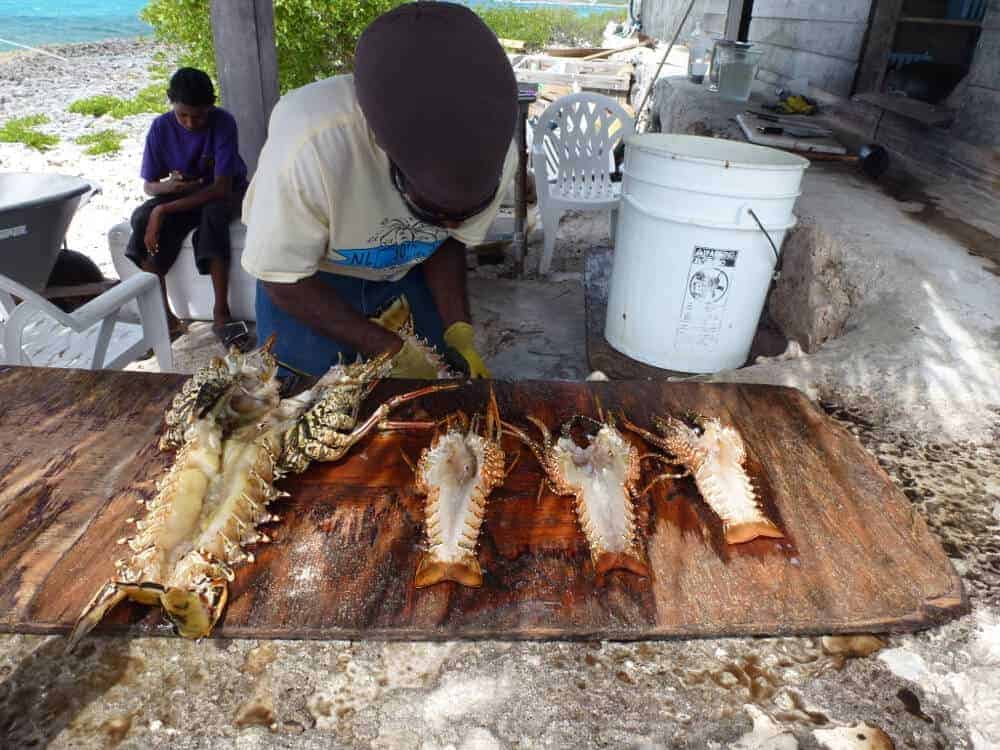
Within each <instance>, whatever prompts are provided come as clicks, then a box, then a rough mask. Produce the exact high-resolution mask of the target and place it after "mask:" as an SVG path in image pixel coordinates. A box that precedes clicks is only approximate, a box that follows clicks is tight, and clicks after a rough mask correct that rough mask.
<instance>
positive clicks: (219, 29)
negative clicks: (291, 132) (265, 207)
mask: <svg viewBox="0 0 1000 750" xmlns="http://www.w3.org/2000/svg"><path fill="white" fill-rule="evenodd" d="M212 37H213V39H214V40H215V64H216V68H217V69H218V72H219V86H220V87H221V88H222V92H221V93H222V97H221V98H222V106H224V107H225V108H226V109H227V110H228V111H229V112H231V113H232V115H233V117H235V118H236V123H237V125H238V126H239V130H240V155H241V156H242V157H243V160H244V161H245V162H246V163H247V169H248V170H249V172H250V174H251V175H252V174H253V173H254V171H255V170H256V169H257V158H258V157H259V156H260V150H261V148H263V146H264V141H265V139H266V138H267V121H268V118H269V117H270V116H271V109H273V107H274V105H275V103H277V101H278V53H277V48H276V47H275V44H274V4H273V2H272V0H212Z"/></svg>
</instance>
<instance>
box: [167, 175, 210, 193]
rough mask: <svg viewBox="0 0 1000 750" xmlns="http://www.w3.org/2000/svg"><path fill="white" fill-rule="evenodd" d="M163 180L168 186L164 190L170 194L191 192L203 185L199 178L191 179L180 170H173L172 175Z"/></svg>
mask: <svg viewBox="0 0 1000 750" xmlns="http://www.w3.org/2000/svg"><path fill="white" fill-rule="evenodd" d="M163 182H164V185H165V187H166V189H165V191H164V192H165V193H167V194H168V195H183V194H184V193H190V192H192V191H193V190H196V189H197V188H198V187H199V186H200V185H201V182H200V181H199V180H189V179H187V178H186V177H185V176H184V175H183V174H181V173H180V172H171V173H170V177H168V178H167V179H166V180H164V181H163Z"/></svg>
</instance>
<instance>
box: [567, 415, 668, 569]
mask: <svg viewBox="0 0 1000 750" xmlns="http://www.w3.org/2000/svg"><path fill="white" fill-rule="evenodd" d="M549 457H550V458H549V461H550V464H551V466H552V468H553V471H552V472H551V474H550V477H551V479H552V480H553V484H554V485H555V488H556V489H557V490H558V491H559V492H560V493H561V494H571V495H573V496H574V497H575V498H576V514H577V520H578V521H579V523H580V527H581V529H582V530H583V533H584V536H585V537H586V538H587V543H588V544H589V545H590V553H591V557H592V559H593V561H594V568H595V571H596V573H597V576H598V578H599V579H602V578H603V576H604V574H605V573H607V572H608V571H610V570H615V569H624V570H629V571H631V572H633V573H635V574H636V575H640V576H648V575H649V568H648V566H647V565H646V563H645V561H644V560H643V555H642V553H641V551H640V549H639V544H638V538H637V537H638V535H637V533H636V523H635V507H634V503H635V497H636V495H637V494H638V490H637V483H638V481H639V474H640V467H639V453H638V451H637V450H636V449H635V446H634V445H633V444H632V443H631V442H629V441H628V440H627V439H626V438H625V437H624V436H623V435H622V434H621V433H620V432H619V431H618V430H617V429H616V428H615V427H614V426H613V425H610V424H604V425H602V427H601V428H600V429H599V430H598V431H597V434H596V435H594V436H593V437H591V438H590V439H589V442H588V444H587V445H586V446H584V447H580V446H578V445H577V444H576V443H575V442H574V441H573V439H572V438H571V437H569V436H565V435H564V436H563V437H560V438H559V439H558V440H557V441H556V442H555V443H554V444H552V445H551V446H550V448H549Z"/></svg>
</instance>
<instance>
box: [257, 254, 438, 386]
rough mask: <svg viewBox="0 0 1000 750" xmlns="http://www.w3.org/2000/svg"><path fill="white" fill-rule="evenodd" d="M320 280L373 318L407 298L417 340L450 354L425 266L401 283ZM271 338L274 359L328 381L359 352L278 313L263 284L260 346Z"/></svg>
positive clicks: (345, 278) (328, 277)
mask: <svg viewBox="0 0 1000 750" xmlns="http://www.w3.org/2000/svg"><path fill="white" fill-rule="evenodd" d="M316 277H317V278H318V279H320V281H322V282H323V283H325V284H327V285H328V286H329V287H330V289H331V290H333V291H334V292H336V293H337V295H338V296H339V297H340V298H341V299H342V300H343V301H344V302H346V303H347V304H348V305H350V306H351V307H353V308H354V309H355V310H357V311H358V312H359V313H361V314H362V315H364V316H365V317H368V318H370V317H373V316H374V315H376V314H377V313H379V312H381V311H382V309H384V308H385V307H387V306H388V304H389V303H390V302H392V301H393V300H395V299H396V298H397V297H399V296H400V295H404V294H405V295H406V299H407V301H408V302H409V303H410V310H411V312H412V313H413V325H414V328H415V329H416V332H417V335H418V336H420V337H421V338H423V339H426V340H427V341H428V342H429V343H430V344H431V345H433V346H434V347H435V348H436V349H437V350H438V351H439V352H442V353H443V352H444V351H445V343H444V324H443V323H442V322H441V316H440V315H439V314H438V311H437V305H435V304H434V298H433V297H432V296H431V292H430V289H429V288H428V287H427V281H426V280H425V279H424V270H423V268H421V267H420V266H415V267H413V268H412V269H410V272H409V273H408V274H406V276H404V277H403V278H402V279H400V280H399V281H366V280H365V279H358V278H354V277H353V276H341V275H338V274H334V273H317V274H316ZM272 333H274V334H277V340H276V341H275V344H274V354H275V356H276V357H277V358H278V359H279V360H280V361H282V362H285V363H287V364H289V365H291V366H292V367H295V368H297V369H299V370H302V371H303V372H308V373H309V374H310V375H315V376H316V377H319V376H321V375H323V374H324V373H325V372H326V371H327V370H328V369H330V367H331V365H335V364H337V361H338V357H339V356H341V355H343V357H344V361H345V362H353V361H354V358H355V357H356V356H357V352H355V351H354V350H353V349H351V348H350V347H348V346H346V345H344V344H341V343H339V342H337V341H334V340H333V339H329V338H327V337H326V336H324V335H323V334H321V333H319V332H318V331H316V330H314V329H313V328H310V327H309V326H308V325H306V324H305V323H303V322H301V321H300V320H299V319H298V318H295V317H293V316H291V315H289V314H288V313H286V312H285V311H283V310H280V309H278V307H277V306H276V305H275V304H274V303H273V302H272V301H271V297H270V296H269V295H268V293H267V290H266V289H265V288H264V285H263V283H262V282H260V281H258V282H257V340H258V341H264V340H266V339H267V337H268V336H270V335H271V334H272ZM282 374H283V375H287V374H288V372H287V371H285V370H284V368H282Z"/></svg>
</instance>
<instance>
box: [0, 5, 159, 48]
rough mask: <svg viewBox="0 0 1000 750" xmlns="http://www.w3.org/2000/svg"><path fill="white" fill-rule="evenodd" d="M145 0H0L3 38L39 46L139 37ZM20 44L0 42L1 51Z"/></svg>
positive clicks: (144, 28)
mask: <svg viewBox="0 0 1000 750" xmlns="http://www.w3.org/2000/svg"><path fill="white" fill-rule="evenodd" d="M145 5H146V0H0V39H2V40H6V42H17V43H19V44H26V45H30V46H36V45H39V44H67V43H70V42H92V41H96V40H98V39H114V38H119V37H136V36H143V35H146V34H150V33H151V32H152V29H150V27H149V26H148V25H147V24H145V23H143V22H142V21H140V20H139V11H140V10H142V8H143V6H145ZM13 49H17V47H15V46H13V45H11V44H9V43H5V42H0V52H8V51H10V50H13Z"/></svg>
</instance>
